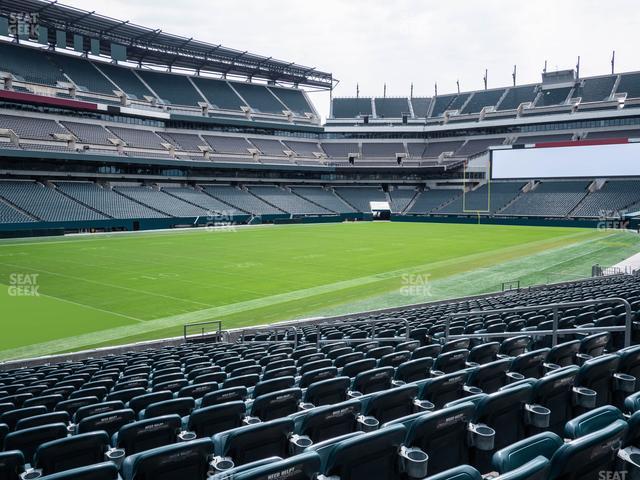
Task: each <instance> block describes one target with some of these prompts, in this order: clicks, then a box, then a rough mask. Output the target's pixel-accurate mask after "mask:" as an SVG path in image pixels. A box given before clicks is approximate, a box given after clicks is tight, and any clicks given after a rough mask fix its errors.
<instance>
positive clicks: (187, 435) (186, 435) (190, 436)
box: [178, 431, 198, 442]
mask: <svg viewBox="0 0 640 480" xmlns="http://www.w3.org/2000/svg"><path fill="white" fill-rule="evenodd" d="M197 437H198V436H197V435H196V434H195V433H194V432H186V431H185V432H180V435H178V440H180V441H181V442H190V441H191V440H195V439H196V438H197Z"/></svg>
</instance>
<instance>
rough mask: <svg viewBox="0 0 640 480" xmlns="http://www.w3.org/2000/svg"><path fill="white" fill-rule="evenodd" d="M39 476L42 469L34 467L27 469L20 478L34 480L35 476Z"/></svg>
mask: <svg viewBox="0 0 640 480" xmlns="http://www.w3.org/2000/svg"><path fill="white" fill-rule="evenodd" d="M40 477H42V471H40V470H35V469H31V470H27V471H26V472H24V473H22V474H21V475H20V478H21V479H22V480H35V479H36V478H40Z"/></svg>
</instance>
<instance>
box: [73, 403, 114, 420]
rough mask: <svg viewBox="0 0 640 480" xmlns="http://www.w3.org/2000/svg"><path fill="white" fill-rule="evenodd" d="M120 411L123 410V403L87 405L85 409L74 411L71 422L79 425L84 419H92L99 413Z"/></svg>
mask: <svg viewBox="0 0 640 480" xmlns="http://www.w3.org/2000/svg"><path fill="white" fill-rule="evenodd" d="M122 409H124V403H122V402H121V401H119V400H117V401H111V402H102V403H96V404H94V405H87V406H86V407H81V408H79V409H78V410H76V413H75V414H74V415H73V421H74V422H75V423H80V422H81V421H82V420H83V419H85V418H86V417H92V416H94V415H99V414H101V413H108V412H113V411H115V410H122Z"/></svg>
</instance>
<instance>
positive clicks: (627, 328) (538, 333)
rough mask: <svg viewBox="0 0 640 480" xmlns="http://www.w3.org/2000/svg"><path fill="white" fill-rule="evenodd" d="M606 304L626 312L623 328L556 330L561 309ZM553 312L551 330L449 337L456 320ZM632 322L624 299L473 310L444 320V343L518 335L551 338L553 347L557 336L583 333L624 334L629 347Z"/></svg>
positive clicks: (627, 303) (455, 314)
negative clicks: (619, 305)
mask: <svg viewBox="0 0 640 480" xmlns="http://www.w3.org/2000/svg"><path fill="white" fill-rule="evenodd" d="M607 303H618V304H621V305H624V307H625V311H626V320H625V324H624V326H604V327H585V328H562V329H561V328H558V321H559V318H558V314H559V310H560V309H561V308H562V309H564V308H571V307H586V306H589V305H600V304H607ZM549 309H551V310H552V311H553V327H552V329H551V330H533V331H525V332H522V331H519V332H495V333H493V332H492V333H475V332H474V333H466V334H463V335H450V333H449V332H450V329H451V321H452V320H455V319H457V318H466V317H471V316H484V315H491V314H497V313H516V312H530V311H538V310H549ZM632 322H633V313H632V311H631V305H629V302H627V301H626V300H625V299H624V298H618V297H613V298H598V299H594V300H583V301H579V302H564V303H549V304H545V305H532V306H529V307H512V308H498V309H494V310H474V311H471V312H461V313H454V314H451V315H449V316H448V317H447V318H446V320H445V333H444V338H445V342H448V341H449V340H451V339H458V338H504V337H516V336H520V335H532V336H549V335H551V336H552V337H553V338H552V340H551V344H552V345H553V346H555V345H557V343H558V334H569V333H574V334H575V333H583V332H624V346H625V347H628V346H630V345H631V327H632Z"/></svg>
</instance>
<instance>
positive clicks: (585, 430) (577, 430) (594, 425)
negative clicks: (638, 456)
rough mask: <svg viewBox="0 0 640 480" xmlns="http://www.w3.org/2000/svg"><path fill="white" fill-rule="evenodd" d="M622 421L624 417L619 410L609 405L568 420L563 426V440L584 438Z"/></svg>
mask: <svg viewBox="0 0 640 480" xmlns="http://www.w3.org/2000/svg"><path fill="white" fill-rule="evenodd" d="M623 419H624V417H623V416H622V412H621V411H620V410H618V409H617V408H616V407H612V406H611V405H605V406H604V407H598V408H594V409H593V410H590V411H588V412H586V413H583V414H582V415H579V416H577V417H575V418H572V419H571V420H569V421H568V422H567V424H566V425H565V428H564V435H565V438H571V439H576V438H579V437H584V436H585V435H589V434H590V433H594V432H596V431H598V430H601V429H603V428H604V427H606V426H608V425H611V424H613V423H614V422H615V421H616V420H623Z"/></svg>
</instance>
